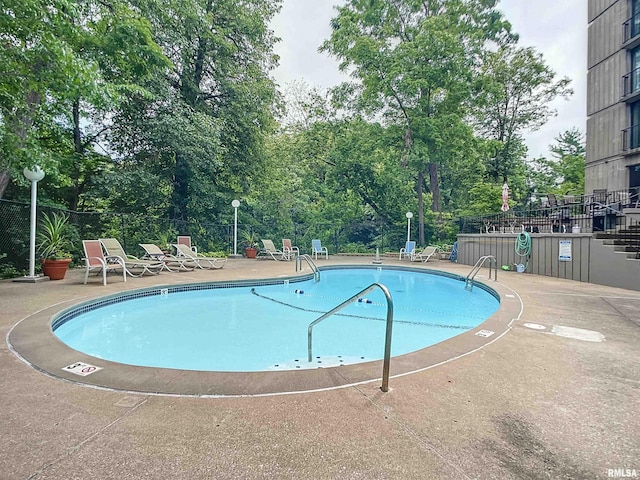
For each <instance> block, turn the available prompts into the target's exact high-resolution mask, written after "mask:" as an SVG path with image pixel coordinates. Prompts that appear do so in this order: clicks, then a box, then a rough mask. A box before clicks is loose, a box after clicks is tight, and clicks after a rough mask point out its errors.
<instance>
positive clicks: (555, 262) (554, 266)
mask: <svg viewBox="0 0 640 480" xmlns="http://www.w3.org/2000/svg"><path fill="white" fill-rule="evenodd" d="M516 238H517V235H516V234H506V233H505V234H469V235H466V234H465V235H463V234H460V235H458V263H461V264H463V265H469V266H473V265H474V264H475V263H476V261H477V260H478V259H479V258H480V257H482V256H484V255H493V256H494V257H496V260H497V263H498V268H500V267H501V266H502V265H513V264H517V263H522V264H526V263H527V259H526V258H522V257H519V256H518V255H516V251H515V243H516ZM560 240H571V261H561V260H560V259H559V253H560ZM469 271H471V269H469ZM526 272H527V273H533V274H536V275H545V276H548V277H556V278H565V279H568V280H576V281H579V282H590V283H597V284H599V285H609V286H614V287H621V288H627V289H633V290H640V260H629V259H627V257H626V255H625V254H622V253H616V252H614V251H613V248H612V247H610V246H607V245H603V242H602V240H595V239H593V238H592V236H591V234H584V233H583V234H579V233H578V234H564V233H563V234H542V233H541V234H536V233H532V234H531V255H530V257H529V259H528V265H527V270H526Z"/></svg>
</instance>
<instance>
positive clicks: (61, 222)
mask: <svg viewBox="0 0 640 480" xmlns="http://www.w3.org/2000/svg"><path fill="white" fill-rule="evenodd" d="M68 221H69V216H68V215H65V214H61V213H56V212H54V213H53V214H52V215H51V216H49V215H48V214H47V213H44V214H43V215H42V220H41V222H40V230H39V231H38V235H37V242H38V244H37V247H38V251H39V252H40V256H41V257H42V258H50V259H53V260H56V259H60V258H69V257H71V253H69V250H70V249H71V248H72V243H71V241H70V240H69V236H68V231H69V228H70V227H69V225H68V224H67V222H68Z"/></svg>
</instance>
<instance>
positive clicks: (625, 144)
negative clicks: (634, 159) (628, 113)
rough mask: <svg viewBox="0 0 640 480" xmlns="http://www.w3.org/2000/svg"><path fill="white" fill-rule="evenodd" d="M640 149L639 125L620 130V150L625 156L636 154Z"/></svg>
mask: <svg viewBox="0 0 640 480" xmlns="http://www.w3.org/2000/svg"><path fill="white" fill-rule="evenodd" d="M639 148H640V124H639V125H631V126H630V127H628V128H625V129H624V130H622V150H623V151H624V152H626V153H627V154H631V153H636V152H637V151H638V149H639Z"/></svg>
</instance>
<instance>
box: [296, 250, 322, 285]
mask: <svg viewBox="0 0 640 480" xmlns="http://www.w3.org/2000/svg"><path fill="white" fill-rule="evenodd" d="M302 260H306V261H307V263H308V264H309V267H310V268H311V270H312V271H313V279H314V280H315V282H316V283H318V282H319V281H320V269H319V268H318V266H317V265H316V264H315V263H313V260H312V259H311V255H308V254H306V253H305V254H302V255H297V256H296V272H297V271H298V270H302V265H301V264H302Z"/></svg>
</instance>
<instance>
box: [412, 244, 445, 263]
mask: <svg viewBox="0 0 640 480" xmlns="http://www.w3.org/2000/svg"><path fill="white" fill-rule="evenodd" d="M439 250H440V249H439V248H438V247H434V246H428V247H426V248H425V249H424V250H422V251H421V252H419V253H414V254H413V255H412V256H411V261H412V262H415V261H421V262H428V261H429V259H430V258H431V257H433V256H434V255H435V254H436V253H438V251H439ZM436 258H438V257H436Z"/></svg>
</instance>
